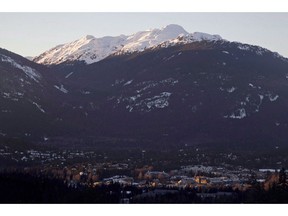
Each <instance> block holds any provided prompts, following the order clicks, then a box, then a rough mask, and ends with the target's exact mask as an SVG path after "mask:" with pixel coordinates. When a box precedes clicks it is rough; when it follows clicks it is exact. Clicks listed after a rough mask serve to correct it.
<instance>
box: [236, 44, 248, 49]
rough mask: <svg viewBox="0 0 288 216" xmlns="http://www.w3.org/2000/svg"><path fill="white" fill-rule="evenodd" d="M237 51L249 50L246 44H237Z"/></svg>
mask: <svg viewBox="0 0 288 216" xmlns="http://www.w3.org/2000/svg"><path fill="white" fill-rule="evenodd" d="M238 49H240V50H250V46H249V45H247V44H239V45H238Z"/></svg>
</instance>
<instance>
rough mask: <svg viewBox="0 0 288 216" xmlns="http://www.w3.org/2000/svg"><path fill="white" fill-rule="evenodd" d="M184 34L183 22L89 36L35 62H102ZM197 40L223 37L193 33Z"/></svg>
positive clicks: (51, 50) (63, 46) (52, 50)
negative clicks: (181, 23) (122, 33)
mask: <svg viewBox="0 0 288 216" xmlns="http://www.w3.org/2000/svg"><path fill="white" fill-rule="evenodd" d="M180 35H183V36H184V35H189V34H188V32H186V31H185V30H184V29H183V28H182V27H181V26H179V25H172V24H171V25H168V26H165V27H163V28H161V29H152V30H147V31H140V32H137V33H135V34H132V35H130V36H125V35H120V36H117V37H111V36H106V37H102V38H95V37H94V36H91V35H87V36H85V37H83V38H80V39H79V40H76V41H73V42H71V43H67V44H63V45H58V46H56V47H54V48H52V49H50V50H48V51H46V52H44V53H42V54H40V55H39V56H37V57H35V58H34V59H33V61H35V62H37V63H39V64H46V65H51V64H61V63H64V62H66V63H67V62H73V61H84V62H85V63H87V64H91V63H94V62H98V61H101V60H102V59H104V58H106V57H108V56H109V55H111V54H115V53H118V54H122V53H131V52H136V51H143V50H144V49H147V48H151V47H153V46H157V45H159V44H160V43H162V42H165V41H169V40H171V39H175V38H176V37H178V36H180ZM190 37H191V38H195V40H202V39H204V40H207V39H221V37H220V36H212V35H209V34H204V33H199V32H196V33H193V34H190Z"/></svg>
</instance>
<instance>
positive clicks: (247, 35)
mask: <svg viewBox="0 0 288 216" xmlns="http://www.w3.org/2000/svg"><path fill="white" fill-rule="evenodd" d="M287 23H288V13H279V12H278V13H259V12H258V13H247V12H245V13H229V12H213V13H208V12H206V13H202V12H180V13H179V12H170V13H167V12H166V13H163V12H162V13H158V12H157V13H156V12H155V13H152V12H142V13H139V12H137V13H133V12H129V13H127V12H121V13H115V12H93V13H89V12H85V13H80V12H78V13H71V12H65V13H63V12H62V13H53V12H49V13H48V12H46V13H43V12H41V13H40V12H38V13H29V12H25V13H8V12H0V47H1V48H5V49H8V50H10V51H12V52H16V53H18V54H20V55H22V56H36V55H39V54H41V53H42V52H44V51H46V50H48V49H51V48H53V47H55V46H56V45H59V44H63V43H68V42H72V41H74V40H77V39H79V38H81V37H83V36H85V35H94V36H95V37H103V36H108V35H109V36H117V35H120V34H125V35H129V34H133V33H135V32H137V31H143V30H147V29H151V28H161V27H163V26H166V25H168V24H178V25H181V26H182V27H183V28H184V29H185V30H186V31H188V32H190V33H192V32H195V31H197V32H205V33H209V34H219V35H221V36H222V38H224V39H226V40H229V41H239V42H242V43H248V44H253V45H259V46H262V47H264V48H267V49H269V50H271V51H275V52H278V53H279V54H281V55H283V56H285V57H288V43H287V42H286V41H287V38H288V28H286V26H287Z"/></svg>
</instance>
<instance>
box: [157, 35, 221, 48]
mask: <svg viewBox="0 0 288 216" xmlns="http://www.w3.org/2000/svg"><path fill="white" fill-rule="evenodd" d="M203 40H205V41H218V40H222V41H225V40H224V39H223V38H222V37H221V36H220V35H210V34H207V33H201V32H194V33H190V34H186V35H179V36H178V37H176V38H173V39H171V40H167V41H163V42H162V43H159V44H158V45H156V46H154V47H152V48H157V47H158V46H160V47H162V48H163V47H169V46H175V45H177V44H188V43H192V42H197V41H198V42H199V41H203Z"/></svg>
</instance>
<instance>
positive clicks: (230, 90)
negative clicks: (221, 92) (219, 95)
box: [227, 86, 236, 93]
mask: <svg viewBox="0 0 288 216" xmlns="http://www.w3.org/2000/svg"><path fill="white" fill-rule="evenodd" d="M235 90H236V88H235V87H234V86H232V87H231V88H228V89H227V92H229V93H232V92H234V91H235Z"/></svg>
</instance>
